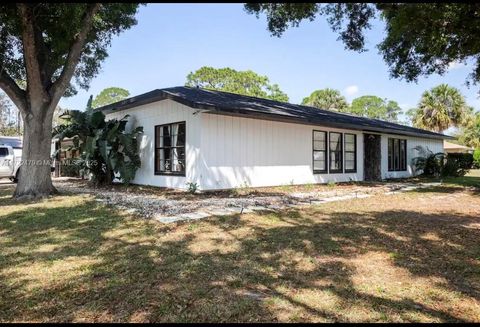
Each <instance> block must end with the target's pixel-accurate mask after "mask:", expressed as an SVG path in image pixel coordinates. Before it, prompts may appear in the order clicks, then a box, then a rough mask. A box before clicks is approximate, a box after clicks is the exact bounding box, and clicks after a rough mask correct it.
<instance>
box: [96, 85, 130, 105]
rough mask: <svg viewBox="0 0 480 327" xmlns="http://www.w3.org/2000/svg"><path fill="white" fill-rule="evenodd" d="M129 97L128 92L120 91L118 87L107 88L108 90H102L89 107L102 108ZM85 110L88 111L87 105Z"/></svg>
mask: <svg viewBox="0 0 480 327" xmlns="http://www.w3.org/2000/svg"><path fill="white" fill-rule="evenodd" d="M129 95H130V92H128V90H125V89H122V88H120V87H109V88H106V89H103V90H102V92H100V93H99V94H98V95H97V96H96V97H95V99H94V100H93V102H92V103H91V106H92V108H99V107H103V106H106V105H107V104H111V103H115V102H118V101H121V100H123V99H125V98H128V96H129ZM89 101H90V100H89ZM87 109H88V103H87Z"/></svg>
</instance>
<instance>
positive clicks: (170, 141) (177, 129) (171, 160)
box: [155, 122, 186, 176]
mask: <svg viewBox="0 0 480 327" xmlns="http://www.w3.org/2000/svg"><path fill="white" fill-rule="evenodd" d="M185 136H186V130H185V122H179V123H172V124H165V125H158V126H155V174H156V175H163V174H168V175H182V176H185Z"/></svg>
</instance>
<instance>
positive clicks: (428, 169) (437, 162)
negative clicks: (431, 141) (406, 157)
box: [412, 145, 445, 177]
mask: <svg viewBox="0 0 480 327" xmlns="http://www.w3.org/2000/svg"><path fill="white" fill-rule="evenodd" d="M414 150H416V151H417V152H418V153H419V156H418V157H415V158H413V159H412V164H413V166H414V169H415V173H418V172H419V171H422V175H424V176H434V177H438V176H440V175H441V174H442V168H443V165H444V161H445V154H444V153H442V152H438V153H433V152H432V151H431V150H430V149H429V148H428V147H427V148H424V147H422V146H420V145H419V146H416V147H414Z"/></svg>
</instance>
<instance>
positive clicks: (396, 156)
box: [388, 138, 407, 171]
mask: <svg viewBox="0 0 480 327" xmlns="http://www.w3.org/2000/svg"><path fill="white" fill-rule="evenodd" d="M388 170H389V171H405V170H407V140H404V139H396V138H389V139H388Z"/></svg>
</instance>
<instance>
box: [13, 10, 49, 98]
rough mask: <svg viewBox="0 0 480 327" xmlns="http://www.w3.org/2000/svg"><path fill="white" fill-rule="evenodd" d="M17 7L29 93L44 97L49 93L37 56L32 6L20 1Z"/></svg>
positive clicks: (36, 96)
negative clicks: (44, 84)
mask: <svg viewBox="0 0 480 327" xmlns="http://www.w3.org/2000/svg"><path fill="white" fill-rule="evenodd" d="M17 7H18V14H19V16H20V21H21V24H22V45H23V58H24V61H25V69H26V72H27V84H28V93H29V96H30V95H31V96H33V97H34V98H43V97H45V96H46V95H47V94H46V92H45V90H44V87H43V83H42V82H43V81H42V77H41V76H42V75H41V69H40V63H39V61H38V56H37V53H38V51H37V46H36V42H35V29H34V26H33V24H34V16H33V12H32V8H31V6H30V5H29V4H25V3H19V4H18V5H17Z"/></svg>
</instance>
